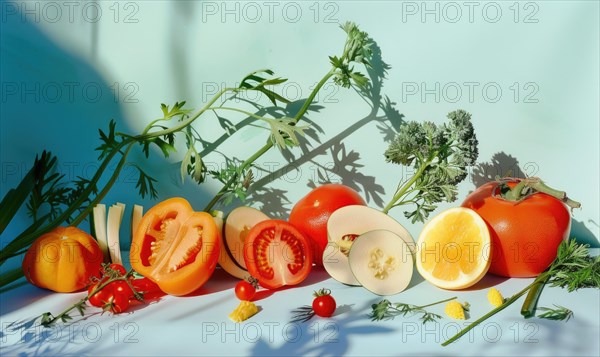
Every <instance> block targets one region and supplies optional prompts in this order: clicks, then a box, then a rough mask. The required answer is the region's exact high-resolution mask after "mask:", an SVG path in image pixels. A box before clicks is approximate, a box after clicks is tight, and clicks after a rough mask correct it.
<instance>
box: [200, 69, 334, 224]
mask: <svg viewBox="0 0 600 357" xmlns="http://www.w3.org/2000/svg"><path fill="white" fill-rule="evenodd" d="M335 72H336V68H332V69H331V70H330V71H329V72H327V74H326V75H325V76H323V78H322V79H321V80H320V81H319V83H317V85H316V86H315V88H314V89H313V91H312V92H311V93H310V95H309V96H308V98H306V100H305V101H304V104H303V105H302V107H301V108H300V110H299V111H298V113H296V115H295V116H294V118H293V119H294V123H297V122H299V121H300V120H301V119H302V117H303V116H304V114H306V112H307V111H308V108H309V107H310V105H311V104H312V102H313V100H314V99H315V97H316V96H317V93H318V92H319V90H321V87H323V85H325V83H327V81H328V80H329V78H331V77H332V76H333V75H334V74H335ZM272 147H273V141H271V140H269V141H268V142H267V143H266V144H265V145H264V146H263V147H261V148H260V149H258V151H256V152H255V153H254V154H253V155H252V156H250V157H249V158H248V159H247V160H246V161H244V162H243V163H242V165H241V166H240V170H239V171H238V172H243V171H244V170H245V169H246V168H248V167H249V166H250V165H252V164H253V163H254V161H256V160H257V159H258V158H260V157H261V156H262V155H264V154H265V153H266V152H267V151H269V149H271V148H272ZM238 179H239V176H238V174H237V172H236V173H234V174H233V175H232V176H231V178H230V179H229V180H228V181H227V182H226V183H225V185H224V186H223V187H222V188H221V190H219V192H217V194H216V195H215V196H214V197H213V199H212V200H210V202H208V204H207V205H206V207H204V212H210V211H211V210H212V208H213V206H214V205H215V204H217V202H219V200H220V199H221V197H223V195H224V194H225V193H226V192H227V191H228V190H229V188H230V187H231V186H232V185H233V184H235V183H236V182H237V180H238Z"/></svg>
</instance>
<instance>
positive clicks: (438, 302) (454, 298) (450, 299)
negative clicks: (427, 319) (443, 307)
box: [417, 296, 456, 309]
mask: <svg viewBox="0 0 600 357" xmlns="http://www.w3.org/2000/svg"><path fill="white" fill-rule="evenodd" d="M452 300H456V296H453V297H451V298H448V299H445V300H440V301H436V302H432V303H431V304H427V305H423V306H417V308H419V309H424V308H426V307H429V306H434V305H439V304H443V303H445V302H448V301H452Z"/></svg>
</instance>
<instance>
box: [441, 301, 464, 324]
mask: <svg viewBox="0 0 600 357" xmlns="http://www.w3.org/2000/svg"><path fill="white" fill-rule="evenodd" d="M465 310H466V311H469V303H464V304H461V303H459V302H458V301H450V302H448V303H447V304H446V308H445V309H444V312H445V313H446V315H448V317H451V318H453V319H456V320H464V319H465Z"/></svg>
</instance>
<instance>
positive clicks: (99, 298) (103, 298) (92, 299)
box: [88, 283, 112, 307]
mask: <svg viewBox="0 0 600 357" xmlns="http://www.w3.org/2000/svg"><path fill="white" fill-rule="evenodd" d="M99 284H100V283H96V284H93V285H90V287H89V288H88V296H89V298H88V302H89V303H90V305H92V306H95V307H103V306H104V305H105V304H106V303H107V302H108V301H109V300H110V298H111V297H112V293H111V292H110V289H109V287H108V285H107V286H105V287H104V288H103V289H102V290H100V291H98V292H97V293H95V294H93V295H90V294H91V293H92V292H94V290H96V288H97V287H98V286H99Z"/></svg>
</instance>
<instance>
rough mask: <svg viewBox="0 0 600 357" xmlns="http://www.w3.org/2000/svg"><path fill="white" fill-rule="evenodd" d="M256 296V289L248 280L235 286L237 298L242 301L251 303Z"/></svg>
mask: <svg viewBox="0 0 600 357" xmlns="http://www.w3.org/2000/svg"><path fill="white" fill-rule="evenodd" d="M255 294H256V288H255V287H254V286H253V285H252V284H250V283H249V282H247V281H246V280H242V281H240V282H239V283H237V284H236V285H235V296H237V298H238V299H240V300H242V301H251V300H252V298H253V297H254V295H255Z"/></svg>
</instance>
